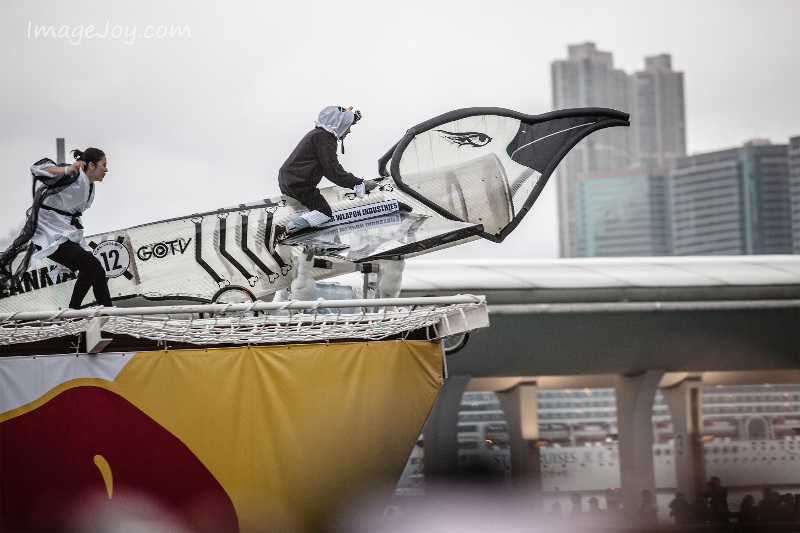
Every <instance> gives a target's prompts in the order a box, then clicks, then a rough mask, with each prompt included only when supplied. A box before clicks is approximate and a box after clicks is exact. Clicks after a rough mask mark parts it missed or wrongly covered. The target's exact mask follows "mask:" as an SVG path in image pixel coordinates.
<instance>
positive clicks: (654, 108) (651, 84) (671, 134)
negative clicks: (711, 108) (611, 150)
mask: <svg viewBox="0 0 800 533" xmlns="http://www.w3.org/2000/svg"><path fill="white" fill-rule="evenodd" d="M630 82H631V89H630V95H631V102H630V110H629V112H630V114H631V127H630V138H631V143H630V149H631V159H632V160H633V161H635V162H636V163H637V165H639V166H646V167H666V166H669V162H670V161H671V160H672V159H675V158H678V157H683V156H685V155H686V117H685V114H684V113H685V111H684V99H683V72H674V71H673V70H672V61H671V59H670V56H668V55H666V54H662V55H659V56H655V57H646V58H645V69H644V71H643V72H636V73H634V74H632V75H631V76H630Z"/></svg>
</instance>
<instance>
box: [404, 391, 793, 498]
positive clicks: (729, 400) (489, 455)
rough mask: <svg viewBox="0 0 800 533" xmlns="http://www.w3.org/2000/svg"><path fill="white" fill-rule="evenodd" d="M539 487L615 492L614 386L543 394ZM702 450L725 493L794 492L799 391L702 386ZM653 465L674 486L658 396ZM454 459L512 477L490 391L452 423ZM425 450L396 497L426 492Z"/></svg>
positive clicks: (470, 396)
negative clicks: (455, 441) (767, 489)
mask: <svg viewBox="0 0 800 533" xmlns="http://www.w3.org/2000/svg"><path fill="white" fill-rule="evenodd" d="M538 402H539V403H538V407H539V428H540V429H539V432H540V439H541V444H542V445H541V446H540V448H539V451H540V459H541V468H542V490H543V491H544V492H545V493H559V492H561V493H569V492H574V491H582V492H600V491H604V490H606V489H609V488H614V487H619V486H620V472H619V452H618V447H617V442H616V435H617V433H618V431H617V420H616V401H615V393H614V389H613V388H603V389H577V390H575V389H572V390H571V389H562V390H540V391H539V397H538ZM702 413H703V429H704V436H703V445H704V451H705V462H706V475H707V477H709V478H710V477H711V476H716V477H719V478H720V479H721V480H722V481H723V484H724V485H725V486H726V487H728V488H729V489H732V490H736V489H741V490H746V489H752V490H755V489H757V490H759V491H760V489H761V488H762V487H765V486H770V487H774V488H777V489H780V490H782V491H790V492H800V385H797V384H789V385H780V384H777V385H776V384H769V385H732V386H713V387H704V389H703V393H702ZM652 420H653V441H654V444H653V461H654V465H655V478H656V486H657V489H658V490H659V491H666V492H671V491H674V489H675V488H676V475H675V463H674V456H673V453H674V444H673V443H674V440H673V427H672V421H671V417H670V413H669V408H668V407H667V404H666V402H665V401H664V398H663V396H662V395H661V393H660V392H659V393H657V394H656V398H655V402H654V406H653V418H652ZM458 455H459V462H460V464H462V465H464V466H467V465H468V464H470V463H471V462H474V461H476V460H480V461H482V462H484V463H488V464H491V465H493V467H494V468H495V469H496V470H497V473H498V474H499V475H502V476H505V478H506V479H507V480H509V481H510V479H511V451H510V443H509V434H508V425H507V423H506V420H505V414H504V412H503V410H502V407H501V405H500V401H499V400H498V398H497V396H496V395H495V394H494V393H492V392H465V393H464V395H463V397H462V402H461V410H460V412H459V418H458ZM423 462H424V445H423V441H422V439H421V440H420V442H418V445H417V446H416V447H415V450H414V453H412V456H411V458H410V460H409V463H408V465H407V468H406V471H405V472H404V475H403V478H402V479H401V481H400V484H399V485H398V494H414V493H419V492H420V491H422V490H424V476H423Z"/></svg>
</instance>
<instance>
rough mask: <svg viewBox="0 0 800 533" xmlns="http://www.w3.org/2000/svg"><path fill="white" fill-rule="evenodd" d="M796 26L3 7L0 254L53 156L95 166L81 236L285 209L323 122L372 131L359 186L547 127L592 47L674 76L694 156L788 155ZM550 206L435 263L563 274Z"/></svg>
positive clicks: (601, 11)
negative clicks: (560, 88) (398, 151)
mask: <svg viewBox="0 0 800 533" xmlns="http://www.w3.org/2000/svg"><path fill="white" fill-rule="evenodd" d="M798 21H800V2H798V1H796V0H749V1H748V0H687V1H684V0H664V1H662V0H649V1H641V0H558V1H554V0H550V1H547V2H542V1H538V0H522V1H505V0H491V1H490V0H480V1H471V0H458V1H437V0H404V1H403V2H382V1H379V0H369V1H367V0H365V1H346V0H345V1H338V2H331V1H316V0H311V1H304V2H281V3H280V4H277V3H276V4H274V5H273V4H272V3H270V2H263V1H258V2H257V1H253V2H243V1H237V0H230V1H226V2H219V1H215V2H211V1H198V0H192V1H188V0H187V1H163V0H161V1H154V2H132V1H116V0H102V1H98V0H86V1H78V0H74V1H73V0H57V1H37V0H0V51H1V52H2V53H0V159H1V160H2V168H3V174H2V177H0V179H1V180H2V186H3V189H2V194H0V241H7V237H8V236H9V235H10V234H11V233H16V232H17V230H18V229H19V227H20V225H21V224H22V222H23V220H24V214H25V210H26V209H27V207H28V206H29V205H30V199H31V195H30V188H31V179H30V173H29V170H28V169H29V167H30V165H31V164H32V163H33V162H35V161H37V160H38V159H40V158H42V157H51V158H53V159H55V156H56V153H55V139H56V137H64V138H65V139H66V145H67V149H68V150H69V149H72V148H80V149H84V148H86V147H88V146H96V147H99V148H101V149H103V150H104V151H105V152H106V154H107V156H108V166H109V172H108V174H107V176H106V178H105V181H104V182H103V183H102V184H100V185H99V186H98V190H97V197H96V200H95V204H94V206H93V207H92V208H91V210H90V211H88V212H87V214H86V215H85V216H84V225H85V226H86V231H87V235H90V234H95V233H101V232H108V231H114V230H119V229H123V228H126V227H130V226H133V225H136V224H142V223H146V222H152V221H155V220H160V219H165V218H170V217H175V216H182V215H188V214H191V213H194V212H199V211H206V210H213V209H216V208H219V207H228V206H232V205H237V204H239V203H243V202H249V201H254V200H258V199H261V198H265V197H271V196H276V195H278V194H279V191H278V186H277V171H278V168H279V167H280V165H281V164H282V163H283V161H284V160H285V159H286V157H287V156H288V155H289V153H290V152H291V150H292V149H293V148H294V146H295V145H296V144H297V142H298V141H299V139H300V138H301V137H302V136H303V135H304V134H305V133H306V132H307V131H308V130H310V129H311V128H312V127H313V125H314V120H315V119H316V116H317V114H318V113H319V111H320V109H322V108H323V107H325V106H327V105H344V106H351V105H352V106H355V108H356V109H360V110H361V111H362V113H363V114H364V119H363V120H362V121H361V122H359V124H358V125H357V126H356V127H354V128H353V133H352V134H351V135H350V136H348V138H347V141H346V143H345V146H346V151H347V153H346V154H345V155H344V156H340V161H341V162H342V164H343V165H344V167H345V168H346V169H348V170H350V171H352V172H353V173H355V174H356V175H357V176H359V177H362V178H372V177H375V176H376V175H377V159H378V158H379V157H380V156H381V155H383V154H384V153H385V152H386V151H387V150H388V149H389V148H390V147H391V146H392V145H393V144H394V143H395V142H396V141H397V140H399V139H400V137H401V136H402V135H403V133H404V132H405V130H406V129H408V128H409V127H411V126H413V125H415V124H418V123H420V122H422V121H424V120H427V119H429V118H432V117H434V116H436V115H439V114H441V113H443V112H446V111H449V110H452V109H457V108H461V107H473V106H497V107H507V108H511V109H515V110H517V111H521V112H525V113H529V114H538V113H543V112H546V111H550V110H551V109H552V98H551V84H550V65H551V63H552V62H553V61H554V60H558V59H566V57H567V45H569V44H577V43H583V42H587V41H591V42H594V43H595V44H596V45H597V47H598V49H600V50H602V51H607V52H611V53H613V55H614V65H615V67H617V68H621V69H623V70H625V71H627V72H629V73H631V72H634V71H638V70H643V68H644V58H645V56H653V55H658V54H662V53H666V54H670V55H671V56H672V66H673V69H674V70H677V71H681V72H683V73H684V80H685V96H686V116H687V141H688V148H689V151H690V153H697V152H707V151H712V150H718V149H723V148H730V147H734V146H737V145H741V144H742V143H743V142H744V141H746V140H748V139H751V138H755V137H760V138H768V139H770V140H771V141H772V142H774V143H786V142H787V140H788V138H789V137H790V136H795V135H800V96H798V95H800V32H798V31H797V23H798ZM50 27H52V29H50ZM59 34H60V35H61V37H59V36H58V35H59ZM68 161H70V162H71V161H72V159H71V158H68ZM326 183H327V182H326V181H323V184H326ZM554 198H555V180H552V181H551V182H550V183H549V184H548V186H547V187H546V189H545V193H544V194H543V195H542V197H541V198H540V200H539V202H537V204H536V205H535V206H534V208H533V210H532V211H531V213H530V214H529V215H528V216H527V218H526V219H525V220H523V222H522V224H521V225H520V226H519V227H518V228H517V229H516V231H515V232H514V233H512V235H511V236H510V237H509V238H508V239H507V240H506V241H505V242H503V243H502V244H494V243H488V242H485V243H481V244H469V245H465V246H461V247H458V248H455V249H451V250H447V251H444V252H439V254H438V255H437V256H428V257H430V258H443V257H466V256H468V255H471V254H481V256H482V257H486V256H487V254H490V255H491V256H493V257H497V258H536V257H557V256H558V244H557V240H558V239H557V229H556V228H557V224H556V211H555V202H554Z"/></svg>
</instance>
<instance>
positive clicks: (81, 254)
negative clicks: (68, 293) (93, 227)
mask: <svg viewBox="0 0 800 533" xmlns="http://www.w3.org/2000/svg"><path fill="white" fill-rule="evenodd" d="M49 258H50V259H52V260H53V261H55V262H56V263H58V264H60V265H64V266H65V267H67V268H68V269H70V270H72V271H73V272H77V273H78V279H77V280H75V288H74V289H72V298H71V299H70V301H69V306H70V308H72V309H80V307H81V303H82V302H83V297H84V296H86V294H87V293H88V292H89V288H90V287H91V288H92V289H93V290H94V298H95V300H97V303H98V304H100V305H103V306H106V307H111V306H112V303H111V295H110V294H109V292H108V280H107V279H106V271H105V269H104V268H103V265H102V264H100V260H99V259H97V258H96V257H95V256H94V255H92V253H91V252H88V251H86V250H84V249H83V247H82V246H81V245H80V244H78V243H76V242H72V241H67V242H65V243H63V244H61V246H59V247H58V248H57V249H56V251H55V252H53V253H52V254H50V256H49Z"/></svg>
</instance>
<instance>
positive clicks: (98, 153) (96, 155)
mask: <svg viewBox="0 0 800 533" xmlns="http://www.w3.org/2000/svg"><path fill="white" fill-rule="evenodd" d="M105 156H106V154H105V153H103V151H102V150H101V149H99V148H91V147H89V148H87V149H86V150H83V151H81V150H78V149H75V150H73V151H72V157H74V158H75V161H86V164H87V165H88V164H89V163H94V164H95V165H96V164H97V163H99V162H100V160H101V159H103V158H104V157H105Z"/></svg>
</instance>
